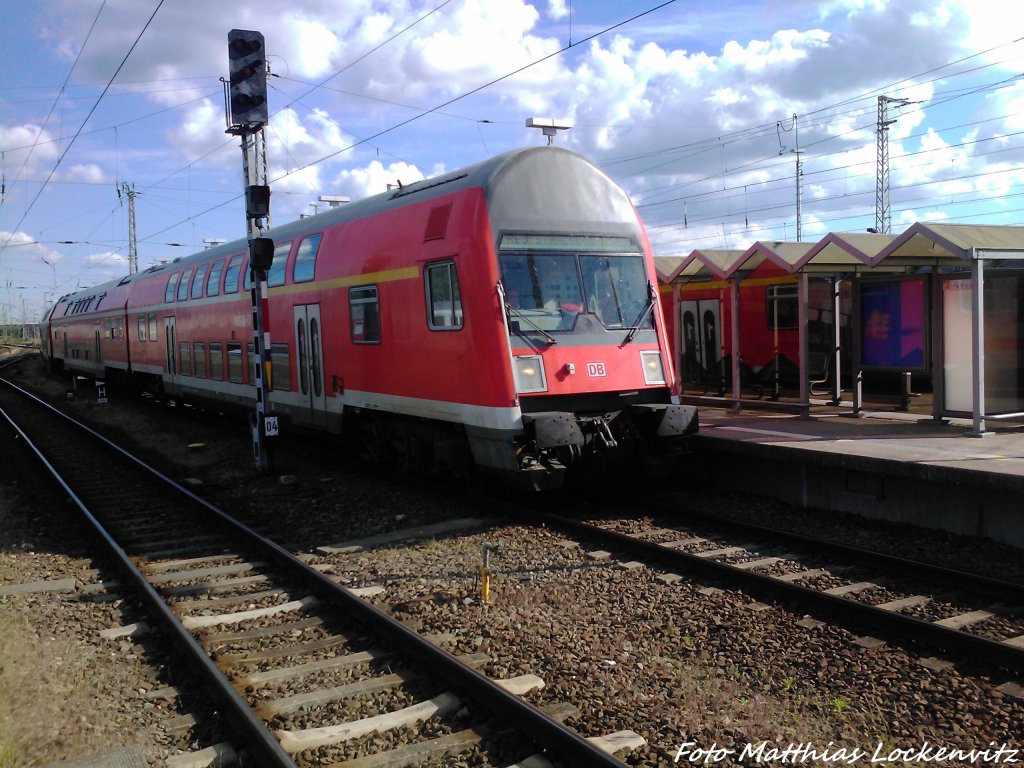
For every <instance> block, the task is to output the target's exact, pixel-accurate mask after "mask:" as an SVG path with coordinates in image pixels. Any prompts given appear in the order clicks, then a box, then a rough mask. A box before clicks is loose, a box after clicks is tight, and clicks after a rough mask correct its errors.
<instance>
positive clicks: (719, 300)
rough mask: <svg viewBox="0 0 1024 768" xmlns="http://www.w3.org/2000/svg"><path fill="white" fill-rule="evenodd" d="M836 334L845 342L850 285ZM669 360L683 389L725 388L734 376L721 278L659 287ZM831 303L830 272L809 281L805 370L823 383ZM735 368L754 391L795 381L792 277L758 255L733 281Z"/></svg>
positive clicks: (728, 301)
mask: <svg viewBox="0 0 1024 768" xmlns="http://www.w3.org/2000/svg"><path fill="white" fill-rule="evenodd" d="M840 294H841V297H840V298H841V302H840V303H841V307H842V310H841V316H840V318H839V322H840V328H841V333H842V334H843V337H844V338H845V339H847V341H846V343H845V344H844V345H843V347H844V349H845V348H848V346H849V338H848V337H849V333H850V330H849V329H850V315H849V307H850V289H849V285H848V283H841V284H840ZM660 296H661V302H662V309H663V312H664V313H665V316H666V321H667V324H668V327H669V339H670V345H671V347H672V350H673V358H672V359H673V361H674V363H675V364H676V366H677V368H678V370H679V371H680V374H679V382H680V386H681V387H682V389H683V390H684V391H695V392H697V393H701V392H706V391H708V390H714V391H717V393H725V392H726V391H727V390H728V389H729V388H730V387H731V375H732V353H733V350H732V346H733V344H732V291H731V286H730V285H729V282H728V281H727V280H721V279H715V278H701V277H698V278H696V279H693V280H690V281H686V282H681V283H679V284H674V285H666V284H663V285H662V286H661V290H660ZM834 314H835V312H834V304H833V299H832V284H831V281H830V280H828V279H822V278H815V277H812V278H810V280H809V281H808V346H809V353H810V359H809V360H808V371H809V375H810V377H811V380H812V381H813V382H815V383H823V382H824V381H826V380H828V378H829V376H830V375H831V374H830V367H829V365H830V359H831V354H832V350H833V349H834V336H833V333H834V332H833V327H834ZM739 327H740V349H739V353H740V375H741V377H742V385H743V387H744V388H750V389H753V390H754V391H755V392H756V393H757V394H758V395H761V394H763V393H764V392H766V391H773V390H774V388H775V387H776V386H782V387H797V386H799V360H800V351H799V328H798V301H797V284H796V278H795V277H794V276H793V275H792V274H791V273H790V272H788V271H787V270H785V269H784V268H782V267H781V266H779V265H778V264H775V263H773V262H771V261H767V260H766V261H764V262H762V263H761V264H760V265H759V266H757V267H756V268H755V269H754V270H752V271H751V272H750V274H749V275H747V276H745V277H744V278H743V280H742V281H741V282H740V285H739Z"/></svg>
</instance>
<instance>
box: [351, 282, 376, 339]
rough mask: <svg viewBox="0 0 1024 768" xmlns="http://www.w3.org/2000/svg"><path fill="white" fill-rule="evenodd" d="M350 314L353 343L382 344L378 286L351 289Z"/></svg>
mask: <svg viewBox="0 0 1024 768" xmlns="http://www.w3.org/2000/svg"><path fill="white" fill-rule="evenodd" d="M348 313H349V332H350V333H351V335H352V341H353V343H355V344H379V343H380V304H379V302H378V300H377V286H376V285H362V286H358V287H355V288H349V290H348Z"/></svg>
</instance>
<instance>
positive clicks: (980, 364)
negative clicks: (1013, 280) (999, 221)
mask: <svg viewBox="0 0 1024 768" xmlns="http://www.w3.org/2000/svg"><path fill="white" fill-rule="evenodd" d="M971 278H972V279H971V373H972V374H973V382H972V398H971V401H972V404H973V409H974V430H973V433H974V434H975V435H983V434H985V267H984V262H983V261H982V259H981V258H979V256H978V249H977V248H971Z"/></svg>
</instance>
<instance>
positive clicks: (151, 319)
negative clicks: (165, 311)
mask: <svg viewBox="0 0 1024 768" xmlns="http://www.w3.org/2000/svg"><path fill="white" fill-rule="evenodd" d="M146 322H147V323H149V340H150V341H156V312H150V313H149V314H148V315H146Z"/></svg>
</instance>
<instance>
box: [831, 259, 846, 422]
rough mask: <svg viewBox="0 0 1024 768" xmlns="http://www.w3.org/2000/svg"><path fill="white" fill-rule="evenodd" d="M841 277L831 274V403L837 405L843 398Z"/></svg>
mask: <svg viewBox="0 0 1024 768" xmlns="http://www.w3.org/2000/svg"><path fill="white" fill-rule="evenodd" d="M840 282H842V278H841V277H839V276H838V275H832V371H833V373H832V405H839V403H840V402H841V401H842V399H843V387H842V383H841V378H842V377H841V376H840V374H841V373H842V370H841V367H842V355H841V354H840V353H841V351H842V350H841V347H842V331H843V329H842V325H841V323H840V321H841V320H842V311H841V308H840V306H839V284H840Z"/></svg>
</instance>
